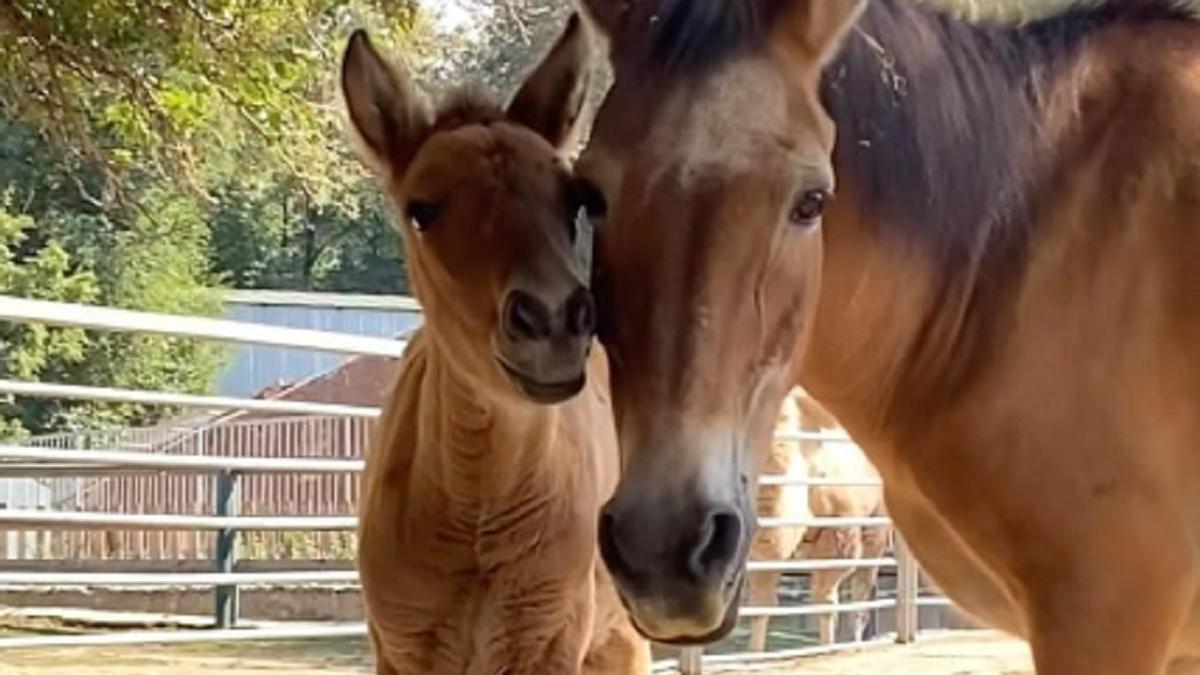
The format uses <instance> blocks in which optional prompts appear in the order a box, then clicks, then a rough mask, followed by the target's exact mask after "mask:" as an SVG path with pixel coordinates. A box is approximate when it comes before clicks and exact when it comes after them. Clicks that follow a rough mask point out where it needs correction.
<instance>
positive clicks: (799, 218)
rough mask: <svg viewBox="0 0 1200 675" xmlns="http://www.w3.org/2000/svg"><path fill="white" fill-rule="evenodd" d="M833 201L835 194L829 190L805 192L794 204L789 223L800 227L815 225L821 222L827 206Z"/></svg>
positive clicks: (789, 212)
mask: <svg viewBox="0 0 1200 675" xmlns="http://www.w3.org/2000/svg"><path fill="white" fill-rule="evenodd" d="M831 199H833V194H832V193H830V192H829V190H824V189H816V190H807V191H805V192H804V193H803V194H801V195H800V196H798V197H796V201H795V202H793V203H792V208H791V210H790V211H788V222H790V223H791V224H793V225H796V226H799V227H810V226H812V225H815V224H816V223H817V221H818V220H820V218H821V214H823V213H825V206H826V205H828V204H829V201H830V200H831Z"/></svg>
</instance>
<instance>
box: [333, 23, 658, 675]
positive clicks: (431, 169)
mask: <svg viewBox="0 0 1200 675" xmlns="http://www.w3.org/2000/svg"><path fill="white" fill-rule="evenodd" d="M588 53H589V47H588V43H587V40H586V39H585V33H584V31H583V29H582V28H581V24H580V22H579V20H578V19H577V18H576V19H573V20H572V22H571V24H570V26H569V27H568V29H567V31H566V33H565V34H564V35H563V37H562V38H561V39H560V41H559V42H558V43H557V45H556V46H555V48H554V49H553V51H551V52H550V54H549V55H548V56H547V57H546V59H545V60H544V61H543V62H542V64H541V65H540V66H539V67H538V69H537V70H536V71H534V73H533V74H532V76H531V77H530V78H529V80H528V81H527V82H526V83H525V84H524V86H523V88H522V89H521V91H520V92H518V94H517V96H516V98H515V99H514V101H513V103H512V104H511V105H510V106H509V107H508V109H507V110H502V109H500V108H499V107H497V106H495V105H493V104H492V103H490V102H489V101H486V100H484V99H482V98H480V97H479V95H478V94H473V93H469V92H466V93H459V94H456V95H454V96H452V97H451V98H450V99H449V102H448V103H447V104H446V105H444V106H442V108H441V109H440V110H439V111H438V112H432V111H431V110H430V108H429V107H428V105H427V104H426V102H425V99H424V98H423V97H422V96H421V94H420V93H419V92H418V91H416V90H415V89H414V87H413V86H412V85H411V84H410V82H409V80H408V78H407V77H406V76H405V74H404V73H403V72H402V71H401V70H400V69H398V68H396V67H394V66H392V65H389V64H388V63H387V62H386V61H385V60H384V59H383V58H381V57H380V55H379V54H378V53H377V52H376V51H375V49H374V48H373V47H372V46H371V43H370V41H369V40H368V38H367V37H366V35H365V34H363V33H357V34H356V35H355V36H354V37H352V38H351V41H350V45H349V48H348V49H347V52H346V57H345V61H344V65H343V73H342V87H343V91H344V94H345V99H346V103H347V107H348V111H349V114H350V118H351V121H352V123H353V127H354V129H355V131H356V132H357V134H358V136H359V139H360V140H361V145H362V148H363V153H364V157H365V159H366V161H367V162H368V163H369V164H370V165H371V166H372V167H373V168H374V169H375V170H376V172H377V173H378V174H379V178H380V180H381V182H382V183H383V185H384V186H385V187H386V188H387V190H388V192H389V195H390V197H391V199H392V201H393V203H394V205H395V207H396V209H397V211H398V212H399V213H400V214H402V216H403V217H402V218H401V222H400V223H399V229H400V232H401V235H402V236H403V239H404V244H405V251H406V253H407V257H408V263H409V275H410V280H411V282H412V286H413V288H414V289H415V291H416V295H417V297H418V298H419V299H420V301H421V304H422V306H423V308H424V313H425V323H424V326H423V327H422V328H421V329H420V330H419V331H418V332H417V334H416V335H415V336H414V337H413V338H412V340H411V341H410V343H409V346H408V348H407V350H406V351H405V354H404V360H403V362H402V363H401V366H400V373H399V375H398V380H397V382H396V385H395V389H394V390H393V392H392V393H391V394H390V396H389V399H388V401H387V403H386V405H385V408H384V415H383V417H382V419H381V420H380V422H379V426H378V430H377V435H376V438H375V439H374V443H373V446H372V449H371V452H370V454H369V455H368V456H367V467H366V471H365V473H364V475H363V498H362V500H361V503H360V506H359V509H360V514H359V515H360V522H359V554H358V562H359V571H360V574H361V577H362V585H363V598H364V601H365V605H366V610H367V619H368V625H369V627H370V635H371V639H372V643H373V645H374V650H375V654H376V662H377V672H379V673H387V674H389V675H390V674H408V673H434V674H438V673H454V674H456V675H458V674H462V673H480V674H482V673H510V674H513V675H516V674H518V673H524V674H527V675H532V674H540V673H548V672H553V673H580V672H583V673H611V674H612V675H618V674H620V675H624V674H625V673H648V672H649V659H650V654H649V647H648V645H647V644H646V642H645V641H644V640H642V639H641V638H640V637H639V636H638V635H637V634H636V632H634V630H633V628H632V627H631V626H630V625H629V622H628V619H627V618H626V616H625V613H624V611H623V610H622V609H621V605H620V601H619V600H618V598H617V595H616V592H615V589H614V588H613V586H612V582H611V579H610V578H609V577H608V574H607V572H606V570H605V569H604V566H603V563H602V562H601V561H600V557H599V553H598V551H597V549H596V518H597V514H598V513H599V510H600V505H601V504H602V502H603V501H604V500H605V499H607V498H608V496H609V495H610V494H611V493H612V490H613V489H614V487H615V486H616V481H617V475H618V461H617V460H618V456H617V445H616V438H615V436H614V434H613V428H612V419H611V409H610V406H609V402H608V394H607V372H606V371H607V365H606V362H605V360H604V357H603V352H602V351H600V350H597V351H595V352H594V353H592V355H591V357H590V358H589V350H590V348H591V345H592V341H593V339H592V329H593V321H594V319H593V317H594V316H595V313H594V308H593V306H592V300H591V296H590V293H589V292H588V290H587V288H586V272H585V270H584V268H583V265H582V263H581V262H580V260H579V258H578V257H577V255H576V252H575V251H574V250H573V247H572V237H573V236H574V234H575V226H576V221H575V214H576V213H577V211H578V208H577V206H578V205H577V203H576V201H575V200H576V199H577V194H576V193H575V192H574V191H573V190H572V189H571V183H570V176H569V172H568V169H567V166H566V163H565V161H564V160H563V159H562V158H561V157H560V152H561V151H562V150H563V149H564V148H567V147H568V145H569V139H570V138H571V136H572V134H571V131H572V128H573V127H574V126H575V120H576V119H577V118H578V114H579V108H580V105H581V102H582V100H583V92H584V90H585V87H584V84H585V82H586V77H585V73H586V72H587V68H586V66H587V62H588V59H587V56H588ZM581 390H582V391H581ZM554 404H558V405H554Z"/></svg>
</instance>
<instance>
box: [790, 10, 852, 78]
mask: <svg viewBox="0 0 1200 675" xmlns="http://www.w3.org/2000/svg"><path fill="white" fill-rule="evenodd" d="M866 7H867V0H792V2H791V6H790V7H789V8H788V9H786V10H784V15H783V16H782V17H780V18H781V21H780V25H781V26H782V30H786V31H787V33H788V38H789V39H790V40H791V42H792V44H793V45H794V46H795V47H796V48H797V49H799V50H800V51H801V52H803V54H804V55H805V57H807V58H809V59H816V60H817V62H818V63H819V64H820V65H821V66H824V65H826V64H828V63H829V62H830V61H832V60H833V58H834V57H835V56H837V54H838V51H839V50H840V49H841V47H842V41H843V40H844V39H845V37H846V34H847V33H849V32H850V29H851V28H853V27H854V24H855V23H856V22H857V21H858V18H859V17H860V16H862V13H863V10H864V9H866Z"/></svg>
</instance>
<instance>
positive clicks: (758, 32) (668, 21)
mask: <svg viewBox="0 0 1200 675" xmlns="http://www.w3.org/2000/svg"><path fill="white" fill-rule="evenodd" d="M781 4H783V3H782V2H781V1H780V0H658V1H656V2H655V1H652V2H644V3H641V6H640V8H641V10H642V11H643V12H644V15H643V16H639V17H638V20H639V21H642V22H645V24H646V25H649V31H648V35H646V36H645V37H644V38H643V39H642V40H639V42H640V43H641V44H642V45H643V46H644V48H645V49H646V51H645V52H644V54H643V56H644V57H647V58H649V59H650V60H651V61H654V62H656V63H658V64H659V65H664V66H667V67H668V68H673V69H683V70H688V69H694V68H698V67H703V66H706V65H708V64H711V63H715V62H717V61H721V60H724V59H726V58H728V57H730V56H731V55H733V54H735V53H737V52H739V51H741V50H742V49H746V48H752V47H754V46H755V45H757V44H759V42H760V41H761V40H762V39H764V38H765V36H766V28H767V26H768V23H769V22H768V19H769V18H770V16H771V15H772V14H773V13H774V9H775V8H776V7H778V6H779V5H781Z"/></svg>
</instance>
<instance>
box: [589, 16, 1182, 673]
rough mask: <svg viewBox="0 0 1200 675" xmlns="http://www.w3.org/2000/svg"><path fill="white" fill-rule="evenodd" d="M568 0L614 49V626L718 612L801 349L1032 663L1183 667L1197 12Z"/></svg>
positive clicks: (966, 594) (609, 525)
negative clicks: (1016, 15)
mask: <svg viewBox="0 0 1200 675" xmlns="http://www.w3.org/2000/svg"><path fill="white" fill-rule="evenodd" d="M585 4H586V6H587V7H588V8H589V9H590V11H591V13H592V15H593V17H594V19H595V20H596V22H597V23H598V25H600V26H601V27H602V29H603V30H604V31H605V32H606V33H607V35H608V37H609V38H610V45H611V49H612V61H613V64H614V69H615V75H616V79H615V82H614V84H613V87H612V89H611V90H610V92H609V93H608V95H607V99H606V101H605V103H604V104H603V108H602V110H601V111H600V113H599V116H598V119H597V121H596V123H595V127H594V129H593V133H592V136H591V140H590V144H589V147H588V148H587V149H586V150H585V152H584V155H583V156H581V158H580V162H579V165H578V167H577V170H578V172H579V174H580V175H581V176H582V177H584V178H586V179H587V180H588V181H589V182H590V183H591V187H590V188H589V192H590V193H591V197H590V198H589V199H588V200H587V201H588V203H589V204H590V205H591V207H592V208H591V212H592V214H593V217H594V218H595V219H596V220H597V221H600V220H601V219H602V220H603V222H598V227H599V234H598V238H597V243H596V260H597V271H598V275H597V278H596V280H595V288H594V292H595V294H596V297H597V302H598V305H599V308H600V315H601V317H602V319H601V325H600V328H599V332H600V335H601V338H602V340H603V341H604V342H605V344H606V345H607V346H608V348H609V354H610V359H611V368H612V376H613V392H614V394H613V395H614V407H615V414H616V419H617V425H618V438H619V440H620V443H621V452H622V454H623V459H624V462H625V470H624V472H623V478H622V482H621V484H620V485H619V487H618V489H617V492H616V494H615V495H614V497H613V499H612V500H611V501H610V502H609V503H608V504H607V506H606V508H605V511H604V513H603V515H602V522H601V530H600V537H601V548H602V550H603V552H604V556H605V558H606V560H607V561H608V562H609V567H610V569H612V570H613V572H614V575H615V577H616V579H617V581H618V585H619V588H620V590H621V591H622V595H623V598H624V600H625V602H626V604H627V606H628V607H629V609H630V611H631V615H632V616H633V618H634V620H635V623H636V624H637V625H638V626H639V628H640V629H641V630H642V631H643V633H645V634H646V635H649V636H651V637H654V638H657V639H660V640H668V641H675V642H694V641H704V640H709V639H712V638H714V637H717V636H720V635H723V634H724V633H726V632H727V631H728V630H729V628H730V626H731V625H732V623H733V621H734V619H735V616H736V608H735V606H734V605H735V603H734V599H735V598H736V597H737V594H738V586H739V583H740V579H741V578H742V569H743V562H744V560H745V556H746V550H747V548H748V544H749V541H750V539H751V536H752V532H753V530H752V525H751V524H752V522H753V511H752V504H753V494H752V493H753V488H752V486H753V485H754V483H755V481H754V478H755V476H756V474H757V472H758V463H759V458H758V457H756V456H754V455H755V449H761V448H764V447H766V444H767V442H768V436H769V434H770V432H771V428H772V422H773V421H774V416H775V414H776V411H777V410H778V406H779V403H780V401H781V400H782V398H783V396H784V393H785V391H786V389H787V388H788V387H789V386H790V385H791V384H792V382H793V379H792V377H791V368H790V364H792V363H793V362H794V361H795V362H796V363H798V364H799V365H798V368H799V382H800V384H801V385H802V386H804V388H805V389H806V390H807V391H809V392H810V393H811V394H812V395H813V396H814V397H815V398H816V399H817V400H819V401H820V402H821V403H822V404H823V405H824V406H825V407H826V408H828V409H829V410H830V412H831V413H833V414H834V415H835V416H836V417H837V419H838V420H839V421H841V422H842V423H843V425H844V426H845V428H846V429H847V430H848V432H849V433H850V434H851V436H852V437H853V438H854V440H855V441H856V442H857V443H858V444H859V445H860V446H862V447H863V449H864V450H865V451H866V453H867V454H868V456H869V457H870V459H871V461H872V463H873V464H874V465H875V466H876V467H877V468H878V469H879V470H880V473H881V474H882V476H883V478H884V483H885V485H886V488H885V492H886V500H887V505H888V510H889V512H890V514H891V516H892V517H893V519H894V521H895V523H896V525H897V526H898V528H899V530H900V531H901V532H902V533H903V535H904V536H905V538H906V539H907V540H908V542H909V544H910V546H911V547H912V548H913V549H914V551H915V553H916V554H917V556H918V557H919V559H920V560H921V562H922V563H923V564H924V566H925V567H926V568H927V569H928V571H929V572H930V574H931V576H932V577H933V578H934V579H935V581H936V582H937V584H938V585H939V586H940V587H941V588H942V589H943V590H944V591H945V592H946V593H947V594H949V595H950V596H951V597H952V598H953V599H954V600H955V601H956V602H957V603H958V604H959V605H961V606H963V607H965V608H966V609H967V610H968V611H970V612H972V613H973V614H975V615H976V616H977V617H978V618H981V619H983V620H984V621H986V622H987V623H989V624H991V625H993V626H998V627H1001V628H1004V629H1007V630H1009V631H1012V632H1014V633H1016V634H1019V635H1022V636H1025V637H1026V638H1028V639H1029V641H1030V642H1031V646H1032V649H1033V653H1034V658H1035V662H1036V664H1037V668H1038V672H1039V673H1041V674H1042V675H1074V674H1079V675H1083V674H1087V675H1118V674H1119V675H1159V674H1160V673H1163V672H1164V670H1166V672H1171V673H1183V672H1188V670H1187V668H1189V667H1193V668H1194V667H1195V666H1196V665H1198V664H1200V660H1197V656H1200V607H1198V606H1197V605H1198V604H1200V603H1198V598H1197V584H1198V579H1200V554H1198V552H1197V550H1198V547H1200V359H1197V358H1196V357H1197V345H1200V267H1197V266H1196V264H1195V261H1196V260H1197V259H1198V258H1200V223H1198V222H1197V221H1198V220H1200V162H1198V158H1200V115H1198V114H1197V111H1198V110H1200V22H1197V21H1196V20H1195V18H1194V17H1193V16H1192V15H1189V14H1188V13H1187V11H1186V9H1185V7H1184V5H1183V4H1182V3H1180V2H1166V1H1158V0H1141V1H1134V0H1113V1H1111V2H1090V1H1089V2H1080V3H1079V4H1078V6H1076V7H1075V8H1068V9H1061V10H1060V9H1056V10H1055V11H1054V12H1053V13H1052V15H1049V16H1041V17H1036V18H1035V19H1032V20H1029V21H1026V22H1024V23H1021V24H1020V25H1012V26H1010V25H1006V24H1002V23H1000V22H999V21H994V22H985V23H968V22H967V21H965V20H962V19H959V18H956V17H954V16H951V15H949V14H946V13H943V12H942V11H938V10H933V9H930V8H928V7H927V6H924V5H919V4H916V3H913V2H904V1H903V0H871V1H870V2H866V1H865V0H640V1H636V2H631V1H626V0H586V2H585ZM970 4H972V5H975V6H976V7H977V8H983V9H986V7H987V6H989V5H984V4H981V3H970ZM997 4H998V3H990V6H995V5H997ZM1057 4H1059V5H1061V4H1062V3H1057ZM1191 6H1192V7H1195V6H1196V5H1195V3H1194V2H1193V4H1192V5H1191ZM985 19H986V17H981V18H980V17H977V21H984V20H985ZM835 139H836V140H835ZM835 181H836V190H835ZM835 191H836V195H837V196H836V198H834V194H835ZM1189 659H1190V661H1189ZM1168 668H1169V670H1167V669H1168Z"/></svg>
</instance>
